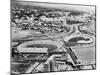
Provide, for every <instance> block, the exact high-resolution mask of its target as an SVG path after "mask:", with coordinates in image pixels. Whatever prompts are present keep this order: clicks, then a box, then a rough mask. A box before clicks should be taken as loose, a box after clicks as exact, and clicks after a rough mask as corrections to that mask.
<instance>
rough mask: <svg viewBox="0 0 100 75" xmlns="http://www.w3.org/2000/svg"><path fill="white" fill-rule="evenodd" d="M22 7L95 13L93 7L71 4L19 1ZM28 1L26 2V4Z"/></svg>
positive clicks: (30, 0) (29, 0)
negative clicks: (29, 6)
mask: <svg viewBox="0 0 100 75" xmlns="http://www.w3.org/2000/svg"><path fill="white" fill-rule="evenodd" d="M20 1H21V2H20V3H21V4H23V5H31V6H35V5H36V6H41V7H49V8H58V9H65V10H70V9H71V10H80V11H87V12H95V6H82V5H72V4H60V3H59V4H54V3H43V2H34V1H33V2H32V0H20ZM23 1H24V2H23ZM27 1H28V2H27Z"/></svg>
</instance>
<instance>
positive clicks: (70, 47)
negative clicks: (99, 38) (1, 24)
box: [11, 0, 96, 75]
mask: <svg viewBox="0 0 100 75" xmlns="http://www.w3.org/2000/svg"><path fill="white" fill-rule="evenodd" d="M95 22H96V12H95V6H92V5H91V6H89V5H74V4H73V5H72V4H63V3H47V2H34V1H21V0H20V1H19V0H18V1H17V0H11V74H12V75H16V74H18V75H19V74H34V73H48V72H65V71H79V70H94V69H96V23H95Z"/></svg>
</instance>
